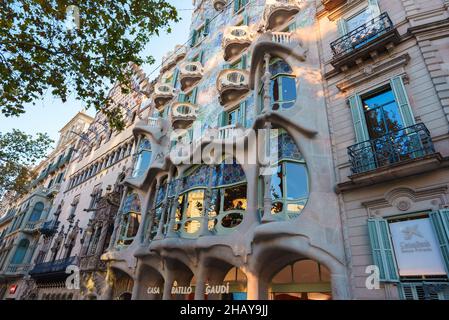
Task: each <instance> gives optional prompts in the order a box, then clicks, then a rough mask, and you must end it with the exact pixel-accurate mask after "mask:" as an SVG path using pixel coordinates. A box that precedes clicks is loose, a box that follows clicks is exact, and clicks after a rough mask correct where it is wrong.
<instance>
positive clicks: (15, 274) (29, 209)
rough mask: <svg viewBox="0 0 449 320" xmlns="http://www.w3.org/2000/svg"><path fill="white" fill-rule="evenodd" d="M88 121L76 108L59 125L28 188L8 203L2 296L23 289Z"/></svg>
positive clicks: (14, 294) (17, 293)
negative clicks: (54, 142) (55, 139)
mask: <svg viewBox="0 0 449 320" xmlns="http://www.w3.org/2000/svg"><path fill="white" fill-rule="evenodd" d="M90 122H92V118H91V117H89V116H88V115H86V114H85V113H83V112H79V113H78V114H77V115H76V116H75V117H73V119H72V120H70V121H69V122H68V124H67V125H66V126H64V128H62V129H61V131H60V139H59V141H58V144H57V146H56V148H55V149H54V150H53V151H52V152H51V153H50V154H49V155H48V156H47V157H46V159H45V160H44V161H42V162H41V163H40V164H39V165H38V166H37V167H36V168H35V169H34V170H35V171H36V172H37V177H36V179H35V180H34V181H33V182H32V183H31V189H30V192H29V193H27V194H26V195H24V196H22V197H21V198H19V199H16V200H15V203H11V205H12V206H11V207H10V208H9V209H10V210H13V211H14V216H13V218H12V220H11V222H10V224H9V227H8V229H7V231H6V233H5V235H4V241H5V243H7V245H6V251H5V253H4V256H3V261H2V263H1V264H2V268H1V270H0V273H1V274H2V277H3V278H5V283H6V286H7V290H6V292H5V294H4V296H3V298H4V299H18V298H20V297H21V296H22V295H23V294H24V293H25V291H26V290H25V289H26V285H25V283H26V278H27V276H28V273H29V271H30V270H31V269H32V267H33V264H34V259H33V257H34V256H35V253H36V248H38V246H39V241H40V235H41V231H42V228H44V227H45V226H46V223H45V222H46V220H47V217H48V214H49V212H50V210H51V209H52V208H53V205H54V200H55V197H56V196H57V195H59V194H60V192H61V187H62V184H63V181H64V180H65V179H66V177H67V170H68V168H69V164H70V162H71V160H72V156H73V153H74V150H75V149H76V148H77V141H78V140H79V138H78V137H79V135H80V134H81V133H82V132H83V131H84V130H86V129H87V127H88V126H89V124H90Z"/></svg>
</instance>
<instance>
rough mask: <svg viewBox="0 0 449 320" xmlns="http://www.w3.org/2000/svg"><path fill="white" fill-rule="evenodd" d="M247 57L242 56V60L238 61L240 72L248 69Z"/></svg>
mask: <svg viewBox="0 0 449 320" xmlns="http://www.w3.org/2000/svg"><path fill="white" fill-rule="evenodd" d="M247 61H248V57H247V55H246V53H245V54H244V55H242V58H241V60H240V67H241V69H242V70H246V68H247V67H248V63H247Z"/></svg>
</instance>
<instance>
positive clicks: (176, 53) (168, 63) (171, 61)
mask: <svg viewBox="0 0 449 320" xmlns="http://www.w3.org/2000/svg"><path fill="white" fill-rule="evenodd" d="M186 54H187V48H186V47H185V46H181V45H177V46H176V47H175V49H174V50H173V51H170V52H168V53H167V54H166V55H165V56H164V57H163V58H162V65H161V72H162V73H163V72H165V71H167V70H169V69H171V68H172V67H174V66H175V65H176V63H178V62H179V61H181V60H182V59H184V57H185V56H186Z"/></svg>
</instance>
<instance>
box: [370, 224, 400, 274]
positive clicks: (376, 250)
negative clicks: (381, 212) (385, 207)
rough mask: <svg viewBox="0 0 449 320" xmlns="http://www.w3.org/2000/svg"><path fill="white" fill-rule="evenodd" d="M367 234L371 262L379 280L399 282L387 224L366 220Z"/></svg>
mask: <svg viewBox="0 0 449 320" xmlns="http://www.w3.org/2000/svg"><path fill="white" fill-rule="evenodd" d="M368 233H369V238H370V242H371V251H372V254H373V261H374V264H375V265H376V266H378V267H379V270H380V280H381V281H386V282H396V281H399V274H398V269H397V266H396V260H395V257H394V252H393V245H392V244H391V238H390V232H389V229H388V222H387V221H386V220H384V219H380V218H377V219H368Z"/></svg>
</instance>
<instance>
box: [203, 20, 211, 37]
mask: <svg viewBox="0 0 449 320" xmlns="http://www.w3.org/2000/svg"><path fill="white" fill-rule="evenodd" d="M209 33H210V19H206V22H205V23H204V30H203V34H204V36H207V35H209Z"/></svg>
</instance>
